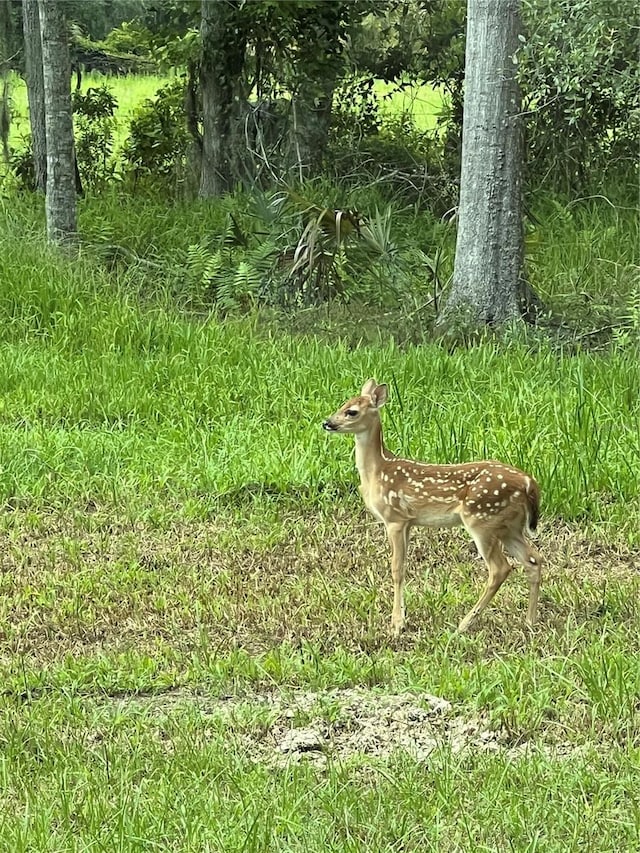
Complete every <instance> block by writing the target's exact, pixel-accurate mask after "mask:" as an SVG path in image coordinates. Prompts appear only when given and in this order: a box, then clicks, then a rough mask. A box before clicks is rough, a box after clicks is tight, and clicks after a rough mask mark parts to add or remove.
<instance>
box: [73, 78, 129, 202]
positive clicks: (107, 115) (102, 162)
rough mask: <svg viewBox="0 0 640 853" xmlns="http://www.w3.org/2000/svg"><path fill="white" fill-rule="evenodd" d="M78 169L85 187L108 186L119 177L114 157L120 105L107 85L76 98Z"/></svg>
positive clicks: (78, 93)
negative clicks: (116, 173) (110, 181)
mask: <svg viewBox="0 0 640 853" xmlns="http://www.w3.org/2000/svg"><path fill="white" fill-rule="evenodd" d="M72 106H73V113H74V132H75V142H76V157H77V159H78V168H79V170H80V175H81V177H82V182H83V185H84V186H87V187H90V188H91V189H93V190H97V189H100V188H102V187H104V186H105V185H106V184H107V183H108V182H109V180H111V179H112V178H113V176H114V174H115V169H116V164H115V161H114V158H113V148H114V132H115V126H116V122H115V112H116V110H117V107H118V102H117V100H116V98H115V97H114V95H113V93H112V92H111V91H110V89H109V88H108V87H107V86H98V87H95V88H94V87H91V86H90V87H89V88H88V89H87V90H86V92H84V93H83V92H79V91H76V92H74V93H73V95H72Z"/></svg>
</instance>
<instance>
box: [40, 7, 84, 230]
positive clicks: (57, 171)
mask: <svg viewBox="0 0 640 853" xmlns="http://www.w3.org/2000/svg"><path fill="white" fill-rule="evenodd" d="M38 10H39V14H40V36H41V39H42V69H43V80H44V99H45V131H46V142H47V195H46V203H45V209H46V216H47V236H48V238H49V240H50V241H51V242H54V243H59V244H64V243H69V242H72V241H74V240H75V238H76V236H77V230H78V226H77V214H76V176H75V150H74V141H73V117H72V112H71V62H70V59H69V42H68V39H67V29H66V21H65V17H64V10H63V6H62V4H61V3H59V2H57V0H38Z"/></svg>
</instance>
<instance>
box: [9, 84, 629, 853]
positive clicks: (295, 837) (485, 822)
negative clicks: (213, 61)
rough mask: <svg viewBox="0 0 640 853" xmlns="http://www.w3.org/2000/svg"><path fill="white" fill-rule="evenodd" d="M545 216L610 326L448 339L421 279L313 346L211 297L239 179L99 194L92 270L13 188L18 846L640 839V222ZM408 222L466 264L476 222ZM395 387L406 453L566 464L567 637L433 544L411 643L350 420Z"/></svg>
mask: <svg viewBox="0 0 640 853" xmlns="http://www.w3.org/2000/svg"><path fill="white" fill-rule="evenodd" d="M159 82H160V81H154V80H150V79H148V78H146V79H145V81H144V86H145V87H146V86H147V85H148V87H149V90H148V91H147V89H146V88H145V91H144V96H148V95H149V94H153V91H155V88H156V87H157V85H158V83H159ZM140 85H143V84H142V83H141V84H140ZM127 92H128V93H129V94H130V95H131V98H132V101H131V104H133V103H134V102H137V99H138V98H139V97H142V94H141V93H136V94H135V95H134V93H133V89H131V88H128V89H127ZM119 98H120V102H121V104H123V101H122V96H121V95H119ZM130 108H132V107H127V108H126V109H130ZM323 203H333V199H329V200H328V201H323ZM336 203H340V204H348V205H349V206H354V207H356V208H357V209H360V210H362V211H363V213H364V214H367V213H372V212H373V209H374V207H375V204H374V197H373V195H372V193H371V192H365V191H362V192H361V193H360V194H359V195H358V193H357V192H355V191H354V194H353V197H350V198H348V199H336ZM375 203H377V201H375ZM233 205H236V207H233ZM532 205H533V210H534V212H535V214H536V220H537V221H538V223H539V224H538V225H536V226H535V228H533V227H532V228H531V229H530V233H529V241H528V258H527V262H528V268H529V271H530V275H531V280H532V282H533V284H534V285H535V287H536V289H537V291H538V292H539V293H540V294H541V295H542V296H543V297H544V299H545V300H546V301H547V302H548V303H549V304H550V306H551V307H552V308H553V310H554V312H556V314H557V315H559V316H563V317H565V318H567V319H570V318H575V317H576V316H579V319H580V322H579V323H578V324H577V328H575V329H571V327H570V324H568V323H567V328H566V329H564V330H561V331H562V334H557V333H556V332H554V331H552V332H548V333H541V332H535V333H534V332H531V333H528V334H524V333H522V332H513V333H512V334H509V335H505V336H503V338H502V339H501V340H497V339H487V340H486V341H483V342H480V343H478V344H476V345H474V346H470V347H468V348H458V349H456V350H454V351H451V352H448V351H446V350H444V349H443V348H441V347H439V346H437V345H435V344H434V343H432V342H430V341H429V335H428V329H425V330H424V331H422V332H420V329H419V328H418V333H417V334H416V335H415V336H414V335H411V334H407V333H406V329H407V327H408V326H409V325H410V324H414V325H415V324H417V323H418V322H419V317H418V315H417V311H416V308H415V305H414V304H413V303H412V304H411V305H409V306H407V305H404V304H403V299H402V297H401V298H400V299H399V301H398V303H397V304H396V305H394V307H393V310H392V311H389V310H387V311H386V312H385V311H383V310H382V309H379V313H374V312H364V311H363V310H362V308H361V307H359V306H358V305H357V303H356V304H353V305H349V306H347V307H346V308H344V309H339V308H338V307H336V306H333V307H331V308H329V309H326V310H323V311H322V312H320V311H318V312H315V313H314V312H307V313H306V314H305V312H302V315H300V316H299V317H297V318H296V320H295V323H294V322H293V321H291V324H292V326H294V327H295V328H298V329H300V328H306V329H307V333H305V334H300V333H294V332H293V331H291V329H287V328H285V327H284V326H283V323H282V322H281V321H276V320H275V319H274V316H273V314H271V315H266V314H265V313H258V312H250V313H248V314H247V315H245V316H242V317H237V318H235V319H234V318H227V319H222V318H221V317H220V316H218V315H216V314H215V313H206V312H204V311H203V310H202V308H203V304H202V300H200V302H199V303H198V309H199V310H198V312H197V313H196V312H194V311H193V310H191V312H190V313H189V312H186V311H185V310H182V309H181V308H180V307H179V305H177V304H176V299H175V295H176V293H180V295H181V299H180V305H183V304H185V303H186V304H188V305H190V306H191V307H193V306H192V302H193V300H190V296H191V295H192V294H190V293H189V287H190V286H191V285H190V284H189V280H188V276H187V272H186V268H185V262H186V260H185V259H186V257H187V254H188V249H189V246H190V245H192V244H194V243H198V242H200V241H206V240H207V239H211V237H212V235H214V236H215V235H217V234H220V233H221V232H223V231H224V228H225V223H226V221H227V215H228V212H229V210H230V209H233V210H237V209H238V200H237V199H236V200H233V199H231V200H226V201H224V202H222V203H221V204H219V205H215V204H212V205H206V204H193V205H189V206H186V205H178V204H176V205H166V204H164V203H161V202H153V201H151V200H148V199H146V200H145V199H141V198H127V197H125V196H123V195H120V196H118V197H117V198H109V197H108V196H107V197H103V198H100V199H92V198H86V199H84V200H83V201H82V202H81V208H80V227H81V230H82V233H83V237H84V244H83V251H82V252H81V254H80V255H79V256H78V257H74V258H65V257H61V256H58V255H54V254H52V253H51V252H50V251H49V250H48V249H47V248H46V247H45V246H44V244H43V242H42V236H41V235H42V233H43V231H44V228H43V213H42V210H41V204H40V202H39V201H37V200H36V201H34V200H33V199H31V198H29V197H28V196H21V197H14V196H11V197H8V196H3V197H0V504H1V505H2V511H1V513H0V555H1V556H0V615H1V617H2V618H1V621H0V626H1V627H0V678H1V686H0V851H5V850H6V851H11V853H14V851H25V853H26V851H29V853H31V851H56V853H57V851H60V853H63V851H64V853H67V851H87V850H104V851H152V850H162V851H189V853H201V851H210V852H211V853H218V851H229V853H231V851H234V853H235V851H296V853H297V851H300V853H302V851H311V852H312V853H315V851H317V853H320V851H327V850H328V851H376V852H377V851H385V853H386V851H389V853H392V851H438V853H440V851H447V853H449V851H451V852H452V853H457V851H465V853H466V851H469V853H470V851H486V853H489V851H491V853H493V851H545V853H547V851H557V853H565V851H589V850H593V851H596V850H597V851H599V853H600V851H629V852H630V853H631V851H636V850H638V849H639V847H640V795H639V794H638V790H640V786H639V785H638V776H639V771H638V766H639V762H640V734H639V733H640V668H639V667H638V663H637V662H638V654H639V653H640V489H639V486H638V483H639V472H640V370H639V369H638V364H639V363H640V361H639V357H640V352H639V345H638V338H639V333H640V301H639V295H640V291H639V290H638V272H639V269H640V267H639V258H638V230H637V229H638V223H637V212H636V211H633V210H630V209H625V207H624V204H622V203H617V202H616V203H613V202H612V201H611V199H610V198H609V199H603V198H598V199H582V200H574V201H571V202H566V201H564V202H560V201H559V200H553V199H549V198H542V199H540V198H538V199H534V200H532ZM240 208H241V206H240ZM393 213H394V215H393V219H392V223H393V229H394V233H393V236H394V239H395V240H396V241H397V243H398V245H402V240H403V239H404V241H405V242H406V246H405V251H406V252H407V253H408V256H409V258H410V249H411V246H412V245H414V246H415V245H421V246H428V247H429V251H432V249H431V247H432V246H433V245H439V246H441V248H442V251H443V254H444V259H443V275H446V273H447V271H448V270H449V268H450V264H451V258H450V257H447V253H449V254H450V242H451V241H450V234H449V233H448V232H446V231H445V230H444V229H445V226H443V225H442V224H439V223H433V222H430V221H428V219H427V218H426V217H425V216H423V215H421V214H419V213H415V212H412V211H407V210H404V209H401V208H399V207H397V208H394V209H393ZM239 215H240V214H239ZM438 241H441V242H438ZM114 245H117V246H121V247H123V248H124V249H126V250H127V252H129V253H130V256H131V258H130V260H129V261H128V262H127V263H125V262H123V261H122V259H120V260H119V261H118V262H117V263H116V262H114V261H113V258H112V257H111V256H110V255H108V254H107V249H109V247H112V246H114ZM126 257H129V256H128V255H127V256H126ZM409 266H411V264H409ZM413 267H414V269H412V270H408V271H407V272H406V274H407V276H408V275H412V276H414V279H415V280H414V279H411V285H412V288H414V289H415V293H416V299H418V297H419V299H420V300H422V301H426V299H427V297H428V296H429V295H430V292H429V290H428V288H427V289H426V290H425V292H424V293H422V292H420V289H419V288H420V286H421V285H420V284H419V281H420V279H423V280H424V279H425V278H426V277H425V274H424V271H423V270H422V269H421V268H419V266H418V264H417V263H416V262H414V263H413ZM416 267H417V268H416ZM366 275H369V272H366ZM366 275H365V278H366ZM422 287H425V288H426V285H424V284H423V285H422ZM406 292H407V293H408V292H409V288H408V287H407V291H406ZM369 314H370V316H369ZM389 314H393V316H394V317H395V320H394V321H393V324H392V323H391V322H390V321H389V319H388V315H389ZM305 317H307V319H306V320H305V319H304V318H305ZM394 330H395V334H394V335H392V334H391V332H392V331H394ZM556 331H557V330H556ZM414 337H415V338H416V339H418V340H419V341H420V343H419V344H418V345H416V344H415V343H412V342H411V341H412V340H413V339H414ZM371 375H375V376H376V377H377V378H378V379H379V380H381V381H383V380H384V381H387V382H389V383H390V385H391V389H392V397H391V401H390V403H389V405H388V406H387V407H386V408H385V411H384V425H385V429H386V436H387V442H388V445H389V446H390V448H392V449H394V450H398V451H400V452H402V453H403V454H407V455H410V456H415V457H420V458H423V459H429V460H433V461H462V460H469V459H473V458H477V457H485V456H490V457H497V458H501V459H503V460H504V461H506V462H510V463H513V464H516V465H519V466H521V467H523V468H525V469H526V470H527V471H530V472H531V473H532V474H534V475H535V476H536V478H537V479H538V480H539V482H540V484H541V488H542V494H543V515H542V520H541V524H540V528H539V534H538V536H537V546H538V547H539V549H540V551H541V552H542V553H543V555H544V557H545V560H546V566H545V571H544V576H543V586H542V592H541V602H540V624H539V625H538V626H537V627H536V628H535V630H533V631H529V630H527V629H526V628H525V625H524V616H525V611H526V597H527V585H526V581H525V578H524V576H523V573H522V572H521V571H516V572H514V573H513V575H512V577H511V578H510V579H509V580H508V582H507V583H506V584H505V585H504V586H503V588H502V589H501V590H500V593H499V594H498V596H497V598H496V600H495V604H494V605H493V606H492V607H491V608H489V609H488V610H487V611H486V612H485V613H484V614H483V616H482V618H481V619H480V620H479V624H478V628H477V630H475V631H474V632H472V633H471V634H470V635H468V636H458V635H456V634H455V633H454V629H455V626H456V625H457V623H458V621H459V619H460V617H461V616H462V615H463V614H464V613H465V612H466V611H467V610H468V608H469V607H470V606H471V604H472V603H473V601H475V599H476V598H477V596H478V592H479V589H480V587H481V585H482V583H483V582H484V575H485V572H484V567H483V564H482V563H481V562H480V561H479V560H478V559H477V557H476V556H475V553H474V549H473V547H472V544H471V543H470V541H469V539H468V538H467V537H466V536H465V534H464V533H463V532H461V531H455V530H454V531H430V532H426V531H422V532H418V533H416V535H415V541H414V543H413V546H412V548H411V551H410V557H409V565H408V578H409V580H408V589H407V615H408V624H407V629H406V631H405V633H404V634H403V635H402V637H401V638H399V639H398V640H392V639H391V638H390V636H389V633H388V625H389V619H390V611H391V579H390V576H389V575H390V572H389V568H388V551H387V545H386V542H385V540H384V534H383V531H382V530H381V528H380V526H379V525H378V524H376V523H375V522H374V521H373V520H372V519H371V518H369V517H367V516H366V514H365V513H364V512H363V510H362V507H361V504H360V500H359V496H358V493H357V480H356V472H355V470H354V465H353V455H352V454H353V447H352V443H351V442H350V441H349V440H347V439H346V438H339V437H335V436H334V437H332V436H328V435H326V434H325V433H323V432H322V430H321V422H322V420H323V418H324V417H326V416H327V415H328V414H330V413H331V412H332V411H333V410H334V409H335V408H336V407H337V405H338V404H339V403H341V402H342V401H343V400H344V399H345V398H346V397H347V396H350V395H351V394H353V393H354V392H355V391H357V390H358V388H359V387H360V386H361V384H362V382H363V380H364V379H366V378H367V377H369V376H371Z"/></svg>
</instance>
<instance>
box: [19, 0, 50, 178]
mask: <svg viewBox="0 0 640 853" xmlns="http://www.w3.org/2000/svg"><path fill="white" fill-rule="evenodd" d="M22 30H23V33H24V63H25V78H26V82H27V98H28V101H29V124H30V125H31V150H32V152H33V173H34V184H35V188H36V191H37V192H41V193H44V192H45V190H46V187H47V141H46V131H45V123H44V77H43V74H42V41H41V38H40V15H39V12H38V0H22Z"/></svg>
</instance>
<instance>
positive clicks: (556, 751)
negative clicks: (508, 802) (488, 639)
mask: <svg viewBox="0 0 640 853" xmlns="http://www.w3.org/2000/svg"><path fill="white" fill-rule="evenodd" d="M131 701H134V702H136V703H138V704H140V705H142V706H144V707H145V708H146V709H147V710H148V711H149V712H150V713H153V714H157V715H159V716H163V715H165V714H167V713H171V711H172V710H175V708H176V706H180V705H185V704H189V705H191V704H193V703H195V704H196V705H197V707H199V709H200V712H201V713H202V714H203V715H204V716H210V717H212V718H216V719H222V720H223V722H224V723H226V725H228V727H229V729H230V730H233V731H234V737H235V738H236V739H237V740H238V741H239V742H240V744H241V746H242V748H243V749H244V751H245V754H246V756H247V757H248V758H250V759H251V760H252V761H255V762H259V763H265V764H267V765H269V766H273V767H284V766H287V765H288V764H291V763H294V764H297V763H300V762H310V763H312V764H314V765H316V766H320V767H323V766H324V765H325V764H326V763H327V762H328V761H340V762H344V761H348V760H350V759H352V758H366V759H369V760H376V759H382V760H386V759H388V758H390V757H391V756H392V755H393V753H395V752H397V751H402V752H404V753H406V754H407V755H409V756H411V757H412V758H414V759H415V760H417V761H421V762H426V761H428V759H429V758H430V756H431V755H432V753H434V752H435V751H436V750H438V749H441V748H443V747H444V748H448V749H450V750H451V751H452V752H453V753H454V754H457V753H461V752H463V751H464V750H473V751H475V752H503V753H505V754H508V755H509V756H510V757H512V758H518V757H521V756H523V755H526V754H527V753H528V752H530V751H532V750H535V751H541V750H542V751H544V752H545V753H547V754H549V755H552V756H553V757H555V758H557V759H562V758H565V757H567V756H569V755H575V754H576V752H577V751H579V750H580V749H581V747H576V746H575V745H572V744H570V743H554V744H544V743H541V742H540V741H539V740H538V741H537V742H536V743H535V744H534V743H529V742H527V741H519V742H516V743H514V742H513V739H512V738H511V737H510V736H509V735H508V733H507V732H506V731H504V730H503V729H500V728H495V727H492V726H491V725H490V724H489V721H488V719H487V718H486V716H482V715H478V716H474V717H464V716H462V715H460V713H459V712H457V711H456V709H455V708H454V706H453V705H452V704H451V703H450V702H448V701H447V700H446V699H443V698H440V697H438V696H432V695H430V694H427V693H421V694H415V693H396V694H386V693H379V692H375V691H372V690H367V689H365V688H348V689H333V690H328V691H325V692H322V693H318V692H314V691H296V692H294V693H290V694H281V693H277V692H266V693H260V694H252V695H251V696H249V697H243V698H241V699H239V698H237V697H227V698H223V699H211V698H205V697H203V696H201V695H194V694H192V693H188V692H187V691H177V692H176V693H175V694H173V695H172V696H171V697H167V696H162V697H153V698H148V697H147V698H144V699H135V700H131ZM247 704H250V705H251V706H252V707H253V708H257V709H259V710H261V711H263V712H266V714H265V715H264V716H265V717H266V719H268V720H269V722H268V723H267V724H263V725H260V726H259V727H257V728H255V729H254V730H253V731H251V730H249V731H247V730H246V729H245V728H244V727H243V726H242V725H240V726H238V724H237V719H238V715H239V712H240V709H241V707H244V708H246V707H247Z"/></svg>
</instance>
